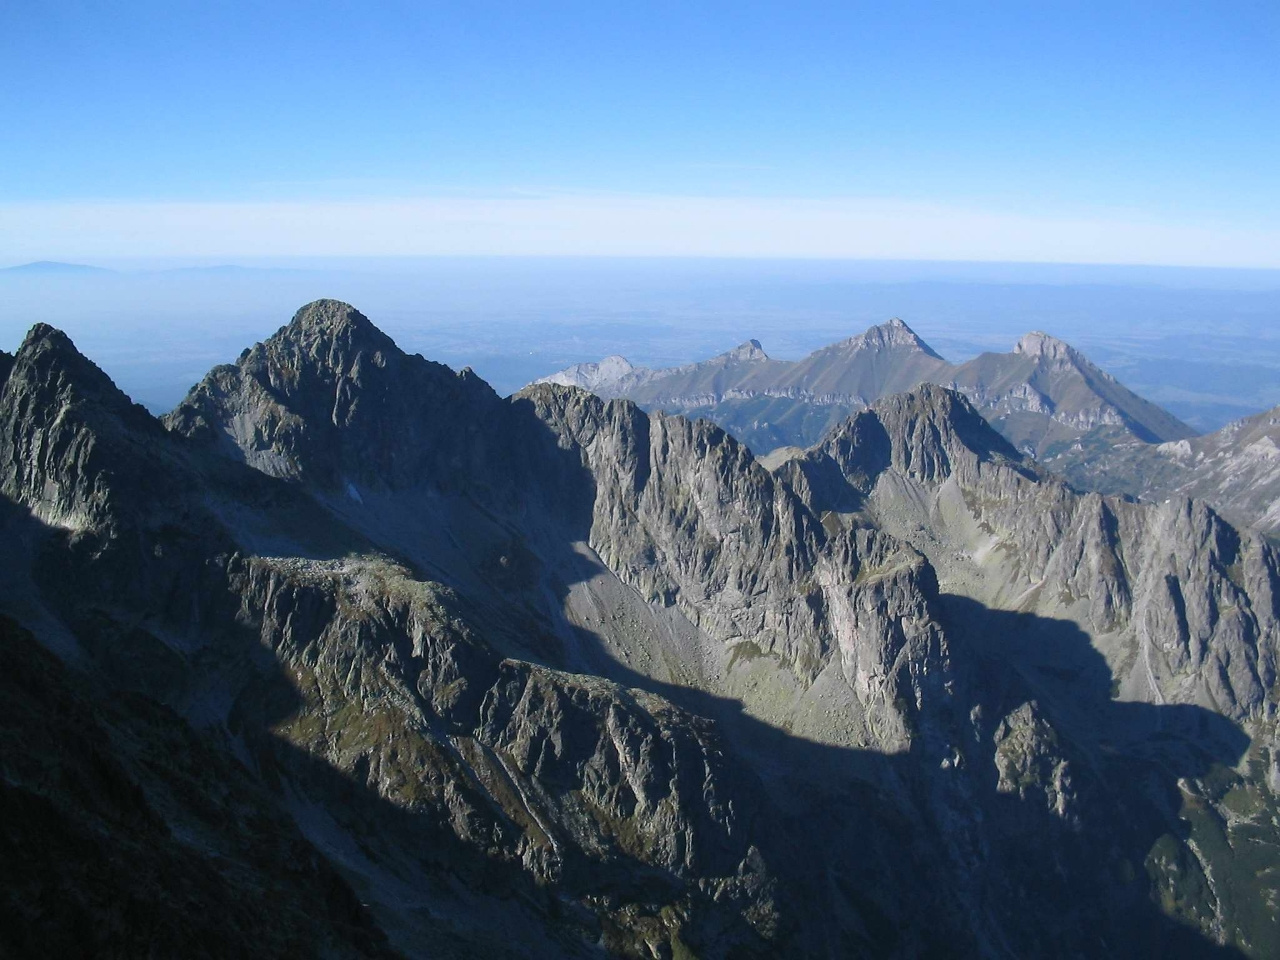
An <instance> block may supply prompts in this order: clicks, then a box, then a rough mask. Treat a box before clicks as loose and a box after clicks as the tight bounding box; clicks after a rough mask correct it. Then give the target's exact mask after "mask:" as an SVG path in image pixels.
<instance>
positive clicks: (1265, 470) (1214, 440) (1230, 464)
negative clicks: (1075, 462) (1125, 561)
mask: <svg viewBox="0 0 1280 960" xmlns="http://www.w3.org/2000/svg"><path fill="white" fill-rule="evenodd" d="M1278 444H1280V408H1275V409H1271V410H1265V411H1263V412H1262V413H1259V414H1257V415H1256V416H1252V417H1246V418H1245V419H1243V420H1237V421H1236V422H1235V423H1229V424H1227V426H1225V427H1223V428H1222V429H1221V430H1218V431H1215V432H1214V433H1208V434H1205V435H1204V436H1201V437H1191V438H1189V439H1185V440H1177V441H1173V442H1169V443H1161V444H1156V445H1148V444H1135V443H1126V444H1117V445H1116V446H1114V447H1111V448H1109V449H1107V450H1105V451H1101V452H1099V454H1098V456H1097V457H1095V458H1093V459H1092V460H1090V461H1089V462H1087V463H1085V464H1083V465H1082V468H1081V470H1080V471H1079V474H1080V475H1079V481H1080V482H1081V483H1085V484H1088V485H1089V487H1090V488H1091V489H1097V490H1101V491H1105V492H1109V493H1127V494H1131V495H1133V496H1139V497H1142V498H1144V499H1147V500H1164V499H1168V498H1170V497H1196V498H1198V499H1202V500H1205V501H1207V502H1208V503H1211V504H1213V506H1214V507H1215V509H1218V510H1220V511H1221V512H1222V513H1223V515H1224V516H1226V517H1229V518H1230V519H1231V520H1232V521H1234V522H1235V523H1239V524H1242V525H1245V526H1252V527H1255V528H1257V529H1259V530H1262V531H1264V532H1266V533H1269V534H1275V533H1276V532H1277V531H1280V445H1278Z"/></svg>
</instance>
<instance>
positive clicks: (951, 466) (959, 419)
mask: <svg viewBox="0 0 1280 960" xmlns="http://www.w3.org/2000/svg"><path fill="white" fill-rule="evenodd" d="M825 459H829V460H830V462H833V463H834V464H836V465H837V466H838V467H839V469H840V471H841V473H843V475H844V476H845V477H846V478H848V479H851V480H852V481H853V482H854V483H855V485H858V486H862V487H864V488H865V489H868V490H869V489H870V488H871V486H872V485H874V482H875V478H876V477H878V476H879V475H880V474H881V473H883V472H884V471H885V470H888V469H893V470H895V471H897V472H898V473H899V474H901V475H903V476H909V477H912V478H914V479H916V480H919V481H922V482H925V483H934V482H939V481H942V480H945V479H946V478H947V477H949V476H951V474H952V473H953V471H954V470H955V469H956V468H957V466H958V465H960V464H967V465H969V466H976V465H977V464H981V463H989V462H993V461H996V462H1002V463H1009V464H1016V465H1018V467H1019V469H1020V470H1024V469H1026V461H1025V458H1024V457H1023V456H1022V455H1021V454H1020V453H1018V451H1017V450H1016V449H1014V447H1013V446H1012V445H1011V444H1010V443H1009V442H1008V441H1007V440H1005V439H1004V437H1002V436H1000V434H999V433H997V432H996V431H995V430H994V429H993V428H992V427H991V425H990V424H989V423H987V421H986V420H985V419H984V418H983V416H982V414H980V413H979V412H978V410H977V408H976V407H974V405H973V404H972V403H971V402H970V401H969V399H968V398H967V397H965V396H964V394H962V393H959V392H957V391H955V390H951V389H948V388H946V387H940V386H937V385H935V384H931V383H925V384H921V385H920V386H919V387H917V388H916V389H914V390H911V391H910V392H907V393H899V394H894V395H893V396H890V397H885V398H884V399H883V400H879V401H877V402H876V403H874V404H872V405H871V406H870V407H869V408H868V409H866V410H864V411H862V412H860V413H857V414H855V415H854V416H852V417H850V418H849V419H848V420H846V421H845V422H844V424H842V425H841V426H840V427H838V428H837V429H836V430H835V431H833V432H832V433H831V434H830V435H829V436H828V437H827V439H826V441H825V442H824V443H823V444H822V445H821V447H819V448H816V449H815V451H814V452H813V453H812V454H810V456H809V460H810V461H811V463H812V464H821V463H822V462H823V461H824V460H825ZM810 483H811V485H813V486H827V484H824V483H823V481H821V480H819V479H818V477H817V475H816V474H815V475H812V476H811V477H810Z"/></svg>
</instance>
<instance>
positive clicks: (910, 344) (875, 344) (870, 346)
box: [837, 317, 942, 360]
mask: <svg viewBox="0 0 1280 960" xmlns="http://www.w3.org/2000/svg"><path fill="white" fill-rule="evenodd" d="M837 346H838V347H841V348H843V349H845V350H852V351H863V350H867V351H872V352H875V351H881V350H891V349H893V348H895V347H904V348H906V349H908V350H911V351H918V352H920V353H923V354H925V355H927V356H929V357H932V358H934V359H936V360H941V359H942V357H940V356H939V355H938V354H937V353H936V352H935V351H934V349H933V348H932V347H930V346H929V345H928V344H927V343H925V342H924V341H923V340H921V339H920V337H919V336H918V335H917V334H916V332H915V331H914V330H912V329H911V328H910V327H909V326H907V324H906V323H905V322H904V321H903V320H901V319H900V318H898V317H893V318H891V319H889V320H886V321H885V322H884V323H879V324H876V325H875V326H874V327H869V328H868V329H867V330H865V331H863V332H862V333H860V334H858V335H857V336H854V337H850V338H849V339H848V340H845V341H843V342H841V343H839V344H837Z"/></svg>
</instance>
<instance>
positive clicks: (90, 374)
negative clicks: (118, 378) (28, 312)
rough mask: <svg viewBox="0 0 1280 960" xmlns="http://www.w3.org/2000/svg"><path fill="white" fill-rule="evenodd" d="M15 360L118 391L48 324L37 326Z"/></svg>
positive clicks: (84, 382)
mask: <svg viewBox="0 0 1280 960" xmlns="http://www.w3.org/2000/svg"><path fill="white" fill-rule="evenodd" d="M14 359H15V362H19V363H33V364H35V365H37V366H38V367H41V368H42V369H44V368H47V369H52V368H55V367H56V368H57V369H58V370H60V371H62V373H63V374H64V375H66V376H70V378H71V379H72V380H75V381H79V382H81V383H82V384H83V385H92V386H94V387H95V388H104V387H110V389H111V390H112V391H114V390H115V389H116V387H115V384H113V383H112V382H111V379H110V378H109V377H108V376H107V375H106V374H105V373H103V372H102V370H101V369H100V368H99V367H98V365H97V364H96V363H94V362H93V361H92V360H90V359H89V358H88V357H86V356H85V355H84V354H83V353H81V352H80V350H79V349H78V348H77V347H76V345H75V344H74V343H72V342H71V338H70V337H69V336H67V335H66V334H65V333H63V332H62V331H61V330H59V329H58V328H57V327H51V326H49V324H47V323H37V324H36V325H35V326H33V327H32V328H31V329H30V330H29V331H28V332H27V335H26V337H25V338H24V339H23V341H22V346H20V347H19V348H18V352H17V354H16V355H15V357H14Z"/></svg>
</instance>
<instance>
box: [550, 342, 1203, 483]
mask: <svg viewBox="0 0 1280 960" xmlns="http://www.w3.org/2000/svg"><path fill="white" fill-rule="evenodd" d="M753 342H754V341H753ZM738 350H739V351H741V350H742V348H741V347H740V348H738ZM736 353H738V351H735V352H734V354H736ZM734 354H726V355H725V356H724V357H717V358H716V359H714V360H709V361H707V362H706V363H703V364H693V365H691V366H687V367H679V368H675V369H672V370H644V371H639V372H637V371H636V370H634V369H628V370H627V371H626V372H625V373H624V374H622V375H619V376H617V377H607V376H594V377H583V376H581V375H574V374H573V373H572V371H564V372H562V373H559V374H555V375H554V376H552V377H549V378H547V379H548V380H549V381H552V382H557V383H572V384H573V385H575V386H581V387H583V388H585V389H588V390H591V391H593V392H595V393H597V394H599V395H600V396H604V397H628V398H630V399H632V400H635V401H636V402H637V403H639V404H640V405H641V406H643V407H644V408H645V409H647V410H656V409H662V410H666V411H667V412H671V413H680V414H683V415H685V416H689V417H695V416H697V417H706V418H707V419H709V420H713V421H714V422H716V423H718V424H720V425H721V426H722V427H724V428H725V429H726V430H728V431H729V432H730V433H732V434H734V436H736V437H738V438H739V439H741V440H742V441H743V442H744V443H747V444H748V445H749V446H751V447H752V449H753V450H756V451H757V452H758V453H767V452H768V451H770V450H773V449H775V448H777V447H783V446H799V447H807V446H810V445H812V444H814V443H816V442H817V441H818V440H819V439H820V438H821V437H823V436H825V435H826V434H827V433H828V432H829V431H830V430H831V429H832V428H833V427H834V426H836V425H837V424H838V423H840V422H841V421H842V420H843V419H844V418H845V417H847V416H849V415H850V414H851V413H854V412H856V411H858V410H861V409H864V408H865V407H867V406H868V405H869V404H871V403H874V402H875V401H876V400H878V399H880V398H882V397H887V396H890V395H891V394H894V393H901V392H903V391H906V390H910V389H912V388H914V387H916V386H918V385H919V384H921V383H936V384H941V385H943V386H949V387H951V388H953V389H955V390H958V391H959V392H961V393H963V394H964V395H965V396H967V397H968V398H969V399H970V400H972V401H973V402H974V404H975V405H976V406H977V407H978V409H979V410H981V411H982V413H983V415H984V416H985V417H986V418H987V419H988V420H989V421H991V423H992V424H993V425H994V426H995V427H996V429H997V430H999V431H1000V433H1002V434H1003V435H1004V436H1005V437H1006V438H1007V439H1008V440H1009V441H1010V442H1011V443H1013V444H1014V446H1016V447H1017V448H1018V449H1019V450H1022V451H1023V452H1024V453H1027V454H1029V455H1031V456H1034V457H1037V458H1039V459H1041V460H1042V461H1043V462H1045V463H1046V464H1047V465H1049V466H1051V467H1053V469H1055V470H1057V471H1058V472H1060V473H1063V474H1064V475H1066V476H1067V477H1068V478H1069V479H1077V480H1078V479H1080V478H1081V477H1084V476H1086V475H1087V473H1086V472H1087V471H1088V469H1089V462H1090V461H1091V460H1092V459H1093V458H1095V457H1097V456H1100V455H1101V454H1102V452H1103V451H1105V450H1106V449H1107V448H1108V447H1110V446H1111V445H1113V444H1115V443H1117V442H1123V441H1136V442H1137V443H1140V444H1153V443H1161V442H1165V441H1176V440H1181V439H1184V438H1187V437H1191V436H1194V431H1193V430H1191V428H1189V427H1188V426H1186V425H1185V424H1183V423H1181V422H1180V421H1179V420H1177V418H1175V417H1174V416H1172V415H1171V414H1169V413H1167V412H1166V411H1164V410H1161V409H1160V408H1159V407H1157V406H1156V405H1155V404H1152V403H1149V402H1148V401H1146V400H1143V399H1142V398H1141V397H1139V396H1137V395H1135V394H1133V393H1132V392H1130V391H1129V390H1127V389H1125V387H1124V386H1122V385H1121V384H1120V383H1119V382H1118V381H1116V379H1115V378H1114V377H1112V376H1111V375H1109V374H1107V373H1105V372H1103V371H1102V370H1100V369H1098V368H1097V367H1095V366H1094V365H1093V364H1092V363H1090V362H1089V360H1088V359H1087V358H1086V357H1084V356H1083V355H1082V354H1081V353H1080V352H1079V351H1077V350H1075V349H1074V348H1072V347H1070V346H1068V345H1067V344H1065V343H1063V342H1062V341H1061V340H1057V339H1055V338H1054V337H1051V336H1049V335H1048V334H1045V333H1039V332H1036V333H1029V334H1027V335H1026V336H1025V337H1023V338H1022V339H1021V340H1020V341H1018V343H1017V344H1016V345H1015V347H1014V349H1013V352H1012V353H1004V354H1001V353H984V354H982V355H981V356H979V357H975V358H974V359H973V360H970V361H968V362H966V363H962V364H952V363H948V362H947V361H946V360H944V359H943V358H942V357H941V356H939V355H938V354H937V353H936V352H934V350H933V349H932V348H930V347H929V345H928V344H926V343H925V342H924V341H923V340H921V339H920V338H919V337H918V336H917V335H916V334H915V332H914V331H912V330H911V328H910V327H908V326H907V325H906V324H905V323H903V322H902V321H901V320H899V319H896V318H895V319H893V320H890V321H888V322H887V323H884V324H881V325H879V326H875V327H872V328H871V329H870V330H867V331H866V332H865V333H862V334H859V335H858V336H856V337H851V338H849V339H848V340H844V341H841V342H840V343H836V344H832V345H831V346H829V347H824V348H823V349H821V350H818V351H816V352H815V353H813V354H811V355H809V356H808V357H806V358H805V359H804V360H801V361H798V362H796V363H787V362H782V361H776V360H768V359H767V358H765V357H764V354H763V351H760V352H759V355H758V356H757V355H756V354H754V353H753V354H752V355H751V356H752V359H750V360H749V361H744V362H739V363H729V362H727V360H726V358H729V357H733V356H734ZM612 359H621V358H612ZM628 366H629V365H628ZM574 369H577V368H574ZM588 380H590V382H588ZM1077 474H1079V477H1077Z"/></svg>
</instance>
